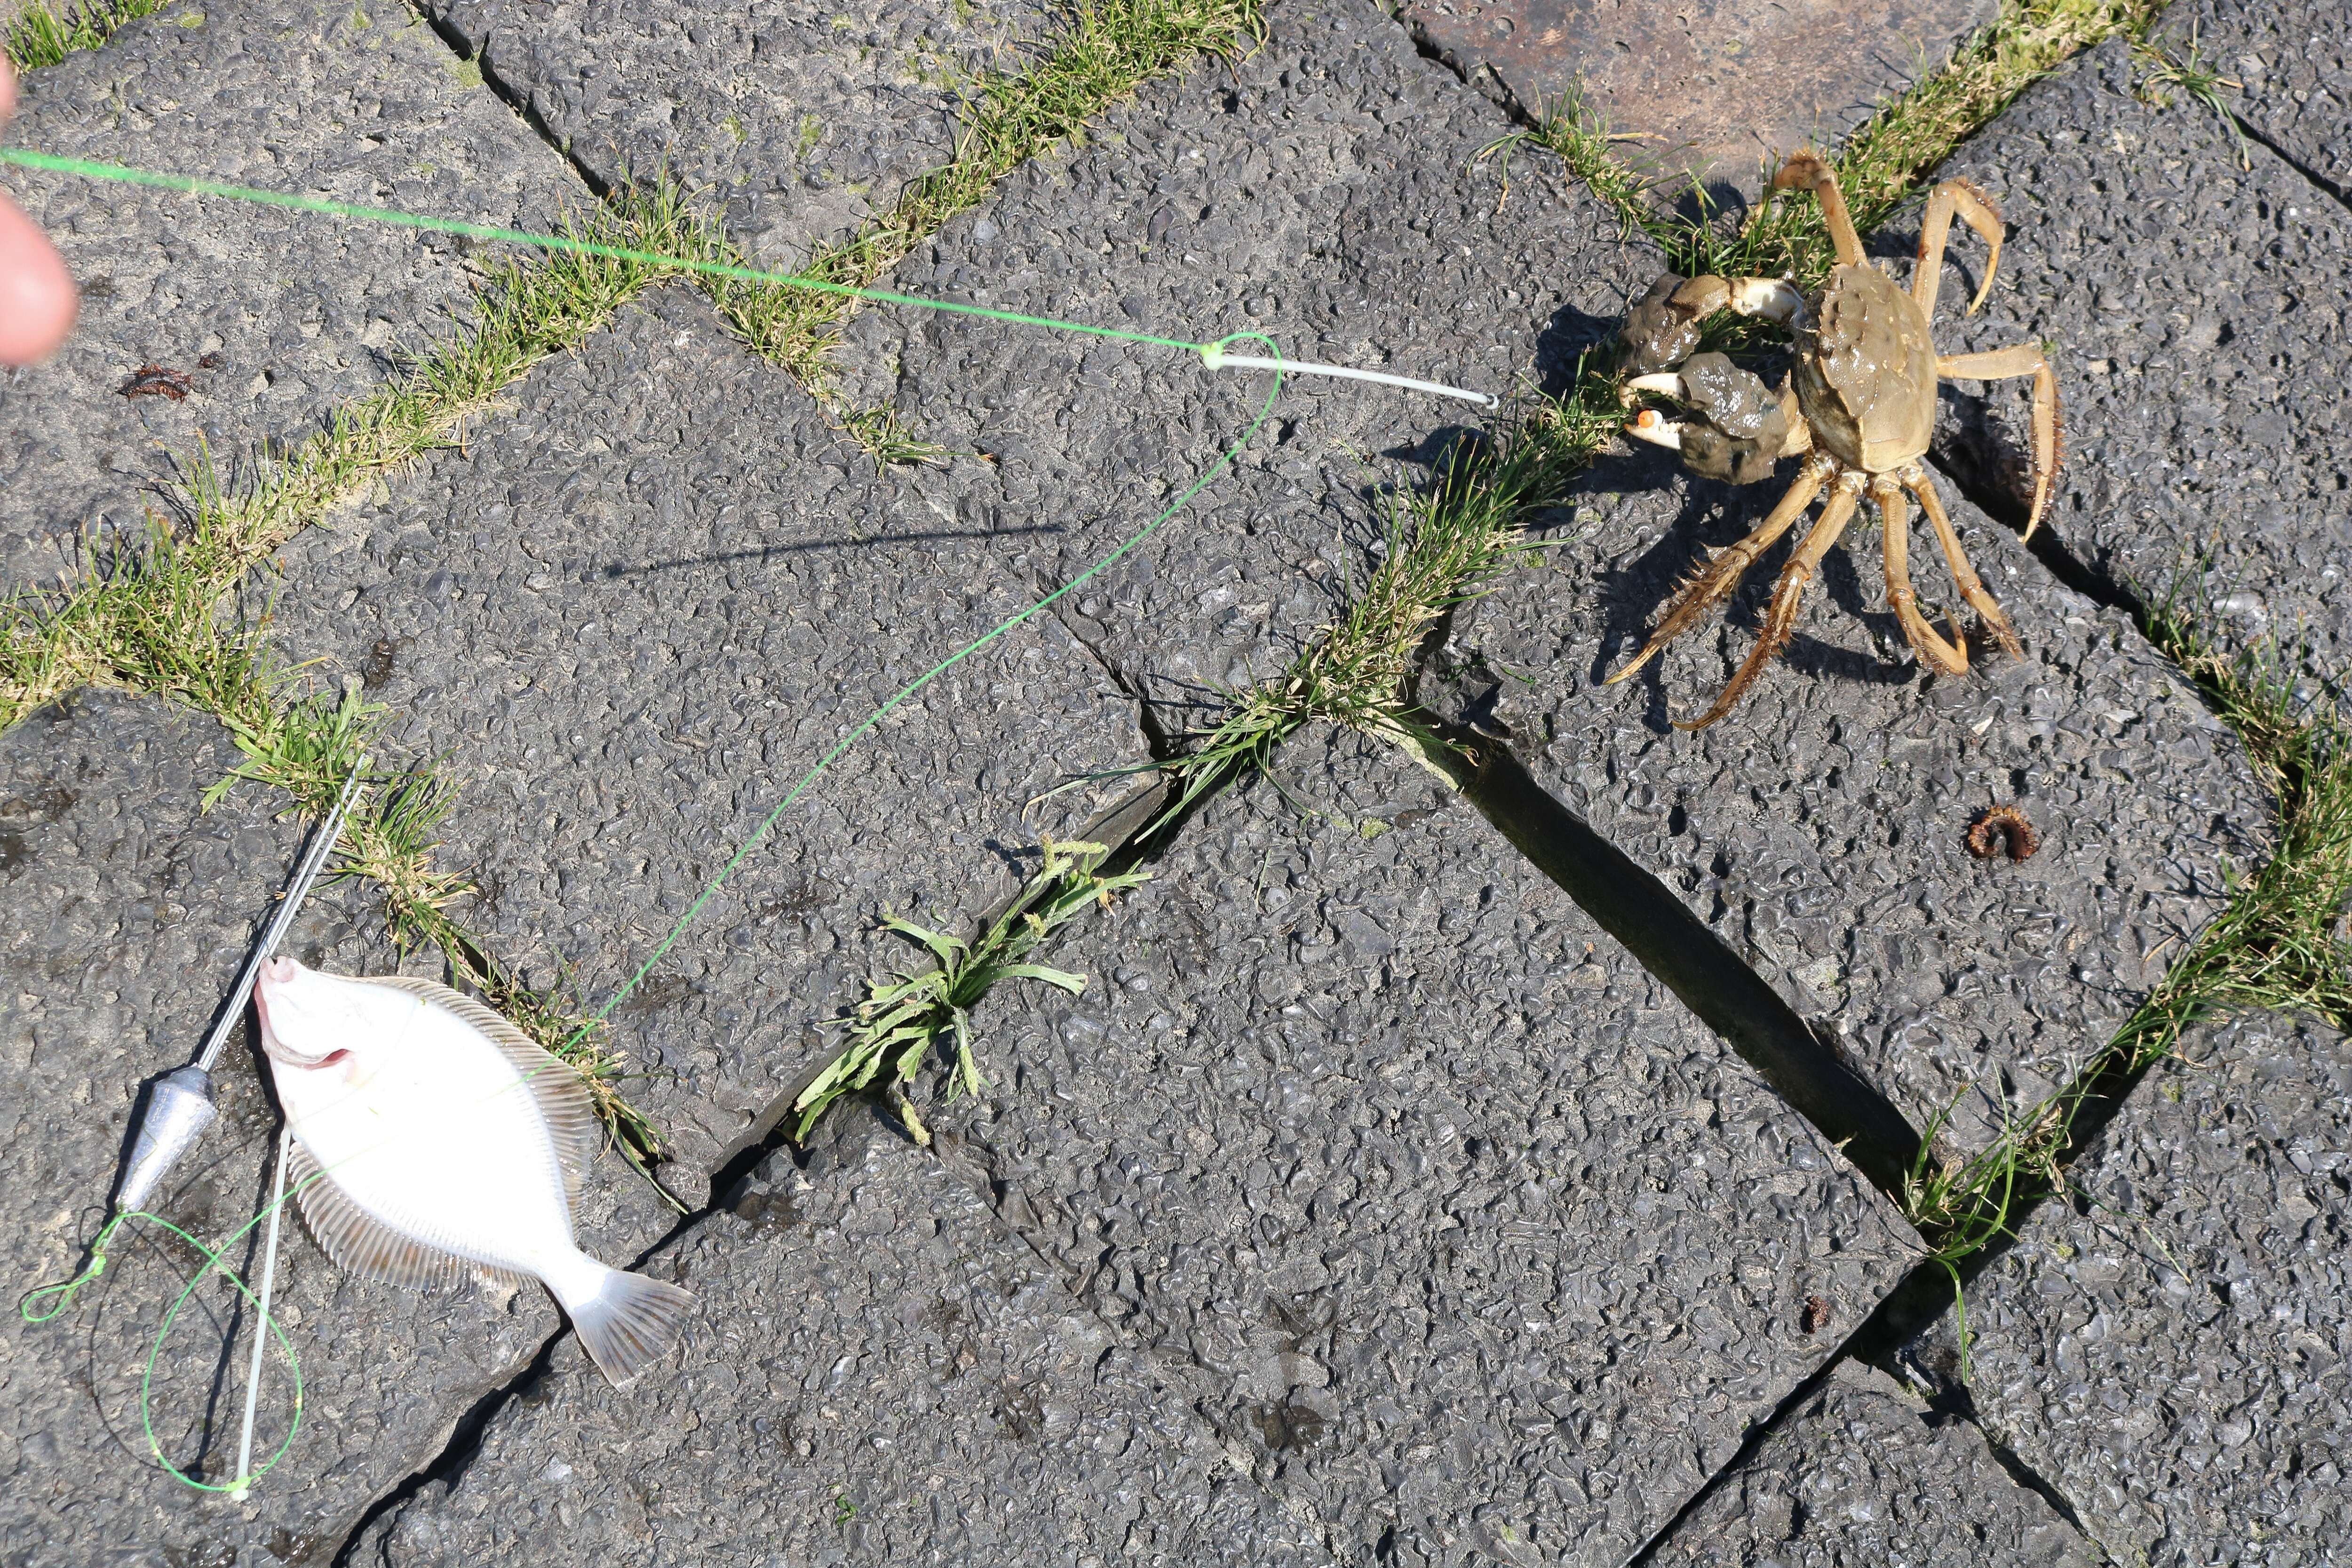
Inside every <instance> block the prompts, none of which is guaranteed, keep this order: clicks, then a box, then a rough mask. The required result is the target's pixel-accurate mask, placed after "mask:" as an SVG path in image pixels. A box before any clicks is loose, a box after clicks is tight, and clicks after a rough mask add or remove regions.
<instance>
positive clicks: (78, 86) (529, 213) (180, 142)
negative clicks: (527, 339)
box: [0, 0, 586, 585]
mask: <svg viewBox="0 0 2352 1568" xmlns="http://www.w3.org/2000/svg"><path fill="white" fill-rule="evenodd" d="M455 64H456V62H454V61H453V60H452V59H451V58H450V56H449V54H448V51H447V50H446V48H444V47H442V45H441V44H440V43H439V42H438V40H436V38H435V37H433V35H432V32H431V30H430V29H428V28H426V27H425V26H423V25H422V24H419V23H415V22H413V21H411V20H410V19H409V18H408V17H407V16H406V14H405V12H404V11H403V10H401V9H399V8H397V7H388V8H384V9H383V15H381V16H373V17H371V16H369V15H368V13H366V12H365V11H364V10H362V9H360V8H355V7H353V6H352V5H327V4H310V3H306V0H267V3H265V4H260V5H237V6H234V7H228V8H222V7H214V8H213V9H212V10H211V11H210V12H209V13H207V12H205V10H203V9H202V8H200V7H197V6H194V5H190V6H186V7H181V8H175V9H173V10H171V11H167V12H165V13H163V14H162V15H160V16H153V17H151V18H148V19H146V20H144V21H140V22H134V23H131V24H130V25H129V26H125V27H124V28H123V29H122V30H121V32H120V33H118V34H117V35H116V36H115V37H114V38H113V40H112V41H111V42H110V44H109V45H108V46H107V47H104V48H102V49H94V50H88V51H84V52H82V53H79V54H77V55H75V56H73V57H72V58H69V59H68V60H66V61H64V62H62V63H60V64H58V65H55V66H49V67H46V68H42V69H40V70H37V71H34V72H31V73H30V74H28V75H27V76H26V79H25V80H24V83H23V88H22V94H21V97H22V101H21V103H20V105H19V109H18V114H17V118H16V121H14V122H13V123H12V124H11V125H10V127H9V138H10V140H11V141H12V142H16V144H18V145H22V146H26V147H29V148H32V149H35V150H37V151H39V152H44V153H58V154H60V155H65V156H72V157H83V158H91V159H96V160H100V161H101V162H107V163H128V164H131V165H134V166H138V167H142V168H150V169H160V170H165V171H168V172H171V173H174V174H192V175H199V176H203V177H206V178H211V179H219V180H228V181H233V182H236V183H239V184H252V185H260V186H265V187H268V188H272V189H289V188H290V189H296V190H300V191H304V192H308V193H311V194H318V195H331V196H333V197H335V198H337V199H340V200H345V201H353V202H361V203H365V204H368V205H380V206H381V205H391V206H399V207H404V208H407V209H409V210H413V211H419V212H428V213H435V214H440V215H445V216H451V217H458V218H465V219H468V220H472V221H477V222H486V223H493V224H500V225H509V226H523V227H543V226H546V225H547V224H549V223H550V222H551V221H553V220H554V219H555V217H556V216H557V215H558V214H559V213H560V212H561V211H562V209H563V208H564V206H565V205H566V204H567V203H569V202H571V201H572V200H573V199H575V198H578V197H582V196H584V195H586V192H585V191H584V190H583V188H582V186H581V185H580V184H579V182H578V181H577V180H576V179H574V178H573V177H572V174H571V173H570V172H569V171H568V170H567V169H566V168H565V167H564V165H563V163H562V160H561V159H559V158H557V157H556V156H554V155H553V154H552V153H550V152H549V151H548V149H546V148H545V147H543V146H541V144H540V142H538V140H537V138H535V137H534V136H533V135H532V134H531V132H530V130H529V129H528V128H526V127H525V126H524V125H522V124H521V123H520V121H517V120H516V119H515V117H514V115H513V114H512V113H510V112H509V110H507V109H506V108H505V107H504V106H503V105H502V104H500V103H499V100H497V98H496V97H495V96H493V95H492V94H490V93H488V92H487V91H485V90H484V89H482V88H481V86H480V84H479V83H478V82H473V81H467V80H466V79H463V77H462V74H461V73H459V72H457V71H456V70H455V69H453V67H454V66H455ZM257 82H261V83H267V84H268V90H267V91H266V92H259V93H257V91H256V89H255V84H256V83H257ZM8 184H9V185H10V187H11V189H12V190H13V191H14V192H15V194H16V195H17V197H18V199H19V200H21V201H22V202H23V204H24V205H25V206H26V210H27V211H28V212H30V213H31V215H32V216H33V217H34V218H35V219H36V220H37V221H38V222H40V223H41V224H42V226H44V227H45V228H47V231H48V232H49V234H50V235H51V236H52V237H54V238H55V239H56V241H57V243H58V247H59V248H60V249H61V250H62V251H63V252H64V255H65V258H66V262H67V265H68V267H69V268H72V270H73V273H74V276H75V278H76V279H78V280H79V284H80V286H81V292H82V303H81V316H80V320H79V323H78V325H77V326H76V328H75V330H74V333H73V335H72V337H71V338H70V339H69V340H68V342H67V344H66V346H65V348H64V349H63V350H62V351H61V352H60V353H58V356H57V357H56V358H55V359H53V360H51V361H49V362H48V363H46V364H43V365H40V366H37V367H35V368H33V369H29V370H22V371H16V372H10V373H0V470H5V471H6V472H7V474H8V476H9V479H8V483H7V484H6V485H5V487H0V584H8V585H15V584H23V583H26V582H32V581H43V582H46V581H48V580H51V579H54V578H55V577H56V576H57V575H58V572H59V571H60V570H62V569H66V568H71V567H77V566H79V545H78V544H77V543H76V542H75V538H76V535H77V534H79V532H81V531H83V530H84V529H85V528H86V527H87V528H92V529H96V530H97V531H100V532H101V533H104V534H113V533H118V532H121V531H126V530H127V531H131V532H132V533H133V534H134V536H135V535H136V534H137V533H138V532H139V531H141V530H142V529H143V528H144V526H145V521H144V520H145V518H146V515H147V513H148V511H149V510H151V509H157V510H165V511H167V512H168V511H169V510H170V507H169V505H168V504H167V503H166V502H165V501H164V500H163V497H162V495H160V494H159V487H167V486H169V485H170V484H171V483H172V482H173V480H174V479H181V478H184V469H183V468H181V467H180V464H181V463H182V462H184V460H185V459H187V458H191V457H192V456H193V455H194V453H195V451H196V449H197V447H198V446H199V444H200V443H203V444H206V445H208V446H209V447H210V448H211V452H212V455H213V458H214V459H215V462H216V463H217V464H219V465H220V467H221V468H222V469H223V471H224V472H225V473H234V472H235V471H236V470H237V469H238V468H239V466H240V465H241V464H243V463H244V462H245V461H246V460H247V458H249V457H250V456H251V455H252V454H254V453H255V452H257V450H258V449H259V448H260V447H261V446H262V445H263V444H264V443H285V442H289V441H293V440H299V438H301V437H305V436H307V435H310V433H312V432H313V431H314V430H316V429H318V428H320V426H321V425H322V422H323V421H325V420H326V419H328V418H329V417H330V416H331V415H332V414H333V412H334V411H335V410H336V409H338V408H340V407H341V406H342V405H345V404H347V403H349V402H350V401H352V399H354V398H356V397H358V396H360V395H363V394H365V393H367V392H369V391H372V390H373V389H374V388H375V387H377V386H378V385H380V384H382V383H383V382H384V381H385V380H386V379H387V378H388V377H389V376H390V375H391V374H392V372H393V370H394V366H395V363H396V362H397V356H398V355H399V354H400V353H402V352H404V351H413V350H415V349H418V348H421V347H422V346H424V342H425V341H426V340H429V339H435V338H440V337H446V335H448V332H449V330H450V329H451V328H452V327H454V326H455V325H456V324H457V323H458V322H459V321H463V320H465V319H466V318H467V315H468V314H469V312H470V309H471V305H472V300H473V295H472V285H473V284H474V283H475V282H476V281H477V280H478V278H479V277H480V276H481V273H480V268H479V264H478V262H477V261H476V260H475V259H474V258H473V253H474V251H475V249H476V248H477V247H476V246H475V243H474V242H472V241H469V240H462V239H457V238H449V237H438V236H432V235H418V234H415V233H413V232H411V231H409V230H405V229H396V228H386V227H383V226H376V225H366V224H341V223H335V222H331V221H329V220H326V219H322V218H319V217H316V216H310V215H308V214H302V213H291V212H280V211H276V210H273V209H266V208H258V209H257V208H254V207H249V206H246V205H236V204H230V203H226V202H218V201H207V200H203V199H200V198H196V197H191V196H184V195H167V194H165V193H163V192H157V191H150V190H143V189H139V188H135V187H131V186H123V185H114V184H102V183H100V182H97V181H92V180H85V179H80V178H77V177H73V176H69V175H63V174H37V173H33V172H30V171H23V170H17V171H12V172H11V177H10V179H9V182H8ZM206 356H212V358H213V361H214V363H212V364H211V365H210V366H209V367H207V366H205V364H204V363H203V362H204V361H205V358H206ZM151 364H152V365H157V366H161V367H163V369H166V370H169V371H173V372H175V373H178V374H182V375H184V376H185V377H186V388H185V395H184V397H183V398H179V399H174V398H173V397H171V396H169V395H163V394H158V395H148V396H142V397H137V398H128V397H125V396H123V395H121V391H120V389H121V387H122V386H124V385H125V384H127V383H129V382H130V380H131V377H132V376H133V375H134V374H136V373H137V372H139V371H140V370H141V369H142V367H143V366H147V365H151Z"/></svg>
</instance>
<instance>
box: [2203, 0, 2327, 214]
mask: <svg viewBox="0 0 2352 1568" xmlns="http://www.w3.org/2000/svg"><path fill="white" fill-rule="evenodd" d="M2157 41H2158V43H2160V44H2162V45H2164V46H2165V47H2167V48H2168V49H2169V50H2171V52H2172V53H2173V54H2174V55H2175V56H2176V57H2179V58H2186V57H2187V54H2188V50H2189V45H2190V43H2191V42H2194V43H2195V45H2196V47H2197V52H2198V56H2199V58H2200V59H2201V60H2202V61H2203V62H2204V63H2205V64H2206V65H2207V66H2209V67H2210V68H2213V69H2216V70H2219V71H2221V73H2222V74H2223V75H2225V76H2229V77H2232V78H2234V79H2237V80H2238V81H2239V82H2240V83H2242V87H2241V88H2240V89H2238V90H2235V91H2230V90H2227V89H2225V91H2224V96H2225V99H2226V100H2227V101H2228V103H2229V105H2230V108H2231V112H2233V113H2235V114H2236V115H2237V116H2238V117H2239V118H2240V119H2241V120H2242V121H2245V122H2246V123H2247V124H2248V125H2250V126H2252V128H2253V130H2254V131H2255V132H2257V133H2258V134H2260V135H2261V136H2262V137H2263V140H2265V141H2267V142H2270V143H2271V144H2272V145H2273V147H2276V148H2277V149H2278V150H2279V151H2280V152H2281V153H2284V154H2285V155H2286V157H2287V158H2288V159H2290V160H2292V161H2293V162H2294V164H2295V165H2296V166H2297V167H2298V168H2300V169H2301V170H2303V171H2304V173H2305V174H2310V175H2312V176H2314V177H2315V178H2317V179H2319V180H2323V181H2325V182H2326V184H2327V185H2328V186H2329V188H2330V189H2332V190H2333V191H2334V192H2335V194H2336V196H2337V197H2339V198H2344V199H2352V16H2347V15H2346V14H2345V10H2344V7H2342V6H2341V5H2336V4H2334V0H2264V3H2263V4H2260V5H2256V4H2250V3H2249V0H2177V3H2176V4H2174V5H2171V6H2169V7H2168V8H2167V9H2166V11H2165V13H2164V21H2163V24H2162V26H2160V27H2159V28H2158V31H2157Z"/></svg>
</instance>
